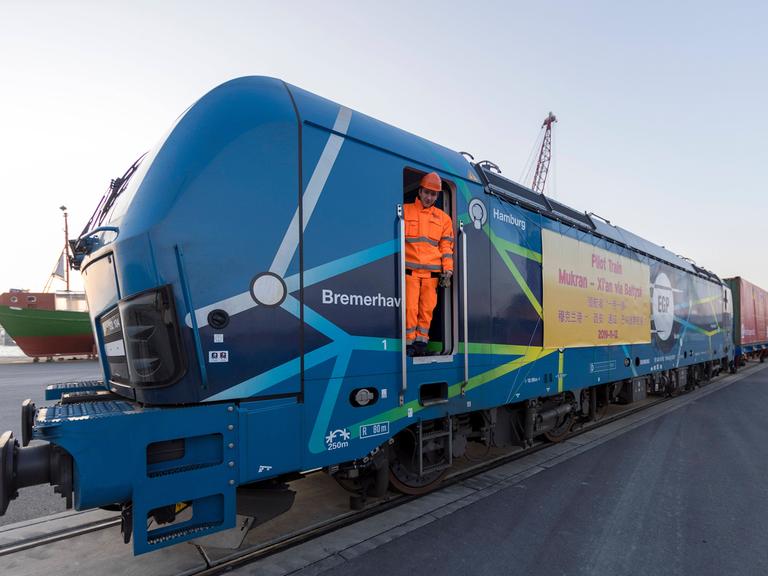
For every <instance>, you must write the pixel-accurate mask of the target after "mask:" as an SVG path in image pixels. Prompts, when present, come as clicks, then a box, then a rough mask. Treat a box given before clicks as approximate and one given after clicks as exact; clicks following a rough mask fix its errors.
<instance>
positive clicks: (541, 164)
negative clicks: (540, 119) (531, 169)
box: [531, 112, 557, 194]
mask: <svg viewBox="0 0 768 576" xmlns="http://www.w3.org/2000/svg"><path fill="white" fill-rule="evenodd" d="M555 122H557V118H556V117H555V115H554V114H552V112H550V113H549V115H548V116H547V117H546V118H545V119H544V123H543V124H542V125H541V127H542V128H544V139H543V140H542V141H541V149H540V150H539V160H538V162H537V163H536V173H535V174H534V175H533V184H531V190H533V191H534V192H538V193H539V194H543V193H544V185H545V184H546V183H547V173H548V172H549V161H550V160H551V159H552V124H554V123H555Z"/></svg>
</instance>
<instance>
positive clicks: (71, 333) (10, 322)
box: [0, 206, 96, 360]
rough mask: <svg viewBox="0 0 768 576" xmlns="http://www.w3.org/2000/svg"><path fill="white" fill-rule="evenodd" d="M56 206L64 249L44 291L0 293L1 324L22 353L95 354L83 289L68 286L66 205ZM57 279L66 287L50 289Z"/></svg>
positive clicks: (36, 355)
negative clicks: (59, 289)
mask: <svg viewBox="0 0 768 576" xmlns="http://www.w3.org/2000/svg"><path fill="white" fill-rule="evenodd" d="M59 209H60V210H61V211H62V212H63V216H64V249H63V250H62V251H61V253H60V254H59V257H58V258H57V260H56V265H55V267H54V269H53V272H51V274H50V276H49V278H48V282H47V283H46V285H45V288H43V291H42V292H30V291H29V290H11V291H10V292H5V293H3V294H0V326H2V327H3V328H4V329H5V332H6V333H7V334H8V336H10V337H11V338H13V340H15V341H16V344H17V345H18V347H19V348H21V351H22V352H24V354H26V355H27V356H29V357H31V358H35V359H36V360H37V359H38V358H53V357H54V356H75V355H78V356H79V355H87V356H94V355H95V354H96V346H95V342H94V339H93V330H92V328H91V319H90V317H89V316H88V301H87V300H86V298H85V292H82V291H74V290H70V283H69V280H70V278H69V250H70V248H69V240H68V236H69V226H68V223H67V207H66V206H61V207H60V208H59ZM57 280H61V281H63V282H65V283H66V290H62V291H53V290H51V288H52V287H53V282H55V281H57Z"/></svg>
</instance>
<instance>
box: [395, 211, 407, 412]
mask: <svg viewBox="0 0 768 576" xmlns="http://www.w3.org/2000/svg"><path fill="white" fill-rule="evenodd" d="M397 219H398V226H399V230H400V234H399V235H400V258H399V260H400V265H399V266H398V271H399V272H400V342H401V346H400V367H401V369H402V372H403V382H402V386H401V387H400V406H402V405H403V403H404V402H405V393H406V391H407V390H408V355H407V350H406V325H405V214H404V212H403V205H402V204H398V205H397Z"/></svg>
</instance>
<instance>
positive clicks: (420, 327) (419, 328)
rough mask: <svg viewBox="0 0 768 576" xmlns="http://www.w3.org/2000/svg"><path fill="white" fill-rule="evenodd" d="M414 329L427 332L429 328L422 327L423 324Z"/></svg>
mask: <svg viewBox="0 0 768 576" xmlns="http://www.w3.org/2000/svg"><path fill="white" fill-rule="evenodd" d="M414 330H421V331H422V332H428V331H429V328H424V326H416V328H414Z"/></svg>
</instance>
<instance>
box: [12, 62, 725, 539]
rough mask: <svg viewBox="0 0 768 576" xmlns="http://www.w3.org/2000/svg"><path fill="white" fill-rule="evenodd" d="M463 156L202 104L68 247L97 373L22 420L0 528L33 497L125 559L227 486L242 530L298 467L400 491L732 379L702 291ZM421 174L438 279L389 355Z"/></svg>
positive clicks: (270, 507)
mask: <svg viewBox="0 0 768 576" xmlns="http://www.w3.org/2000/svg"><path fill="white" fill-rule="evenodd" d="M467 156H468V155H464V154H461V153H457V152H454V151H452V150H448V149H446V148H444V147H442V146H439V145H437V144H434V143H432V142H429V141H427V140H424V139H422V138H419V137H417V136H414V135H412V134H409V133H407V132H404V131H402V130H399V129H397V128H394V127H392V126H389V125H387V124H384V123H382V122H379V121H377V120H374V119H373V118H370V117H368V116H365V115H363V114H360V113H358V112H354V111H352V110H350V109H349V108H346V107H344V106H340V105H338V104H336V103H334V102H331V101H329V100H326V99H323V98H320V97H318V96H316V95H313V94H311V93H308V92H306V91H304V90H301V89H299V88H297V87H295V86H291V85H288V84H286V83H284V82H282V81H280V80H276V79H272V78H262V77H246V78H240V79H236V80H232V81H230V82H227V83H225V84H223V85H221V86H219V87H217V88H215V89H214V90H212V91H211V92H209V93H208V94H207V95H205V96H204V97H203V98H202V99H200V100H199V101H198V102H197V103H195V104H194V105H193V106H192V107H190V108H189V109H188V110H187V111H186V112H185V113H184V114H183V115H182V116H181V117H180V118H179V119H178V120H177V122H176V123H175V125H174V126H173V127H172V128H171V130H170V131H169V132H168V133H167V135H166V136H165V137H164V138H163V139H162V141H161V142H160V143H159V144H158V146H157V147H156V148H155V149H153V150H152V151H151V152H149V153H148V154H147V155H146V156H145V157H144V158H143V159H141V161H140V162H137V163H136V164H135V165H134V166H132V167H131V169H130V170H129V171H128V172H127V173H126V174H125V175H124V177H122V178H119V179H116V180H115V181H113V182H112V185H111V187H110V189H109V191H108V193H107V195H106V196H105V197H104V199H103V200H102V202H101V204H100V205H99V206H98V208H97V210H96V212H95V214H94V216H93V218H92V219H91V222H90V223H89V225H88V226H87V228H86V230H85V231H84V233H83V235H82V236H81V237H80V238H79V239H78V240H77V241H74V242H73V250H74V257H73V265H74V266H76V267H77V268H79V269H80V270H81V273H82V277H83V280H84V283H85V286H86V292H87V296H88V304H89V307H90V313H91V318H92V322H93V327H94V331H95V334H96V337H97V342H98V346H99V352H100V358H101V362H102V368H103V373H104V381H103V384H102V383H73V384H71V385H64V386H59V387H54V388H52V389H50V390H49V391H48V396H47V399H48V400H50V401H51V404H50V405H49V406H46V407H35V406H34V405H33V404H31V403H29V402H27V403H25V405H24V406H23V409H22V421H23V427H22V428H23V432H22V436H23V437H22V438H21V439H16V438H14V437H13V435H12V434H11V433H10V432H6V433H5V434H3V435H2V437H0V448H1V449H2V453H1V454H0V512H4V511H5V509H6V507H7V506H8V503H9V501H10V500H11V499H13V498H14V497H15V495H16V494H17V490H18V489H19V488H22V487H24V486H29V485H33V484H40V483H48V482H49V483H51V484H53V485H55V487H56V488H55V489H56V491H57V492H60V493H61V494H62V495H63V496H65V497H66V498H67V500H68V503H71V502H72V500H73V501H74V506H75V508H77V509H87V508H92V507H114V508H115V509H119V510H121V511H122V515H123V521H124V522H123V531H124V535H125V537H126V541H128V538H130V537H131V535H132V536H133V540H134V551H135V553H137V554H139V553H144V552H147V551H151V550H155V549H158V548H160V547H163V546H167V545H170V544H174V543H178V542H182V541H185V540H189V539H191V538H194V537H197V536H201V535H204V534H207V533H211V532H215V531H218V530H222V529H225V528H229V527H232V526H234V523H235V514H236V510H237V507H238V495H239V494H240V495H242V494H243V493H244V492H245V491H247V492H248V494H249V495H250V496H251V497H252V498H251V501H252V502H253V501H256V502H259V503H261V504H260V507H257V510H256V511H255V512H254V514H255V515H256V516H257V518H258V519H259V521H263V520H265V519H268V518H269V517H270V516H274V515H275V514H278V513H280V512H282V511H284V510H285V509H287V508H288V507H290V505H291V504H292V495H293V492H292V491H291V490H290V488H289V487H288V486H287V482H288V481H290V480H293V479H296V478H299V477H301V476H302V475H303V474H305V473H308V472H309V471H315V470H318V469H323V470H324V471H325V472H327V473H329V474H332V475H334V476H335V477H336V478H337V479H338V480H339V482H340V483H341V484H342V485H344V486H345V487H347V488H348V489H350V490H351V491H352V492H353V493H355V494H357V496H358V497H361V498H362V497H365V495H367V494H368V495H371V494H373V495H376V494H379V495H380V494H382V493H383V492H384V491H385V490H386V489H387V487H388V486H389V485H392V486H394V487H395V488H397V489H398V490H400V491H403V492H407V493H420V492H423V491H426V490H429V489H431V488H432V487H434V486H435V485H436V484H437V483H438V482H439V481H440V479H441V478H442V476H443V475H444V474H445V472H446V470H447V469H448V468H449V467H450V466H451V463H452V460H453V458H456V457H461V456H462V455H463V454H464V451H465V449H466V446H467V444H468V443H469V442H476V443H482V444H486V445H496V446H505V445H512V444H522V445H524V444H526V443H529V442H530V441H531V440H532V439H533V438H534V437H536V436H539V435H546V436H547V437H548V438H549V439H551V440H553V441H557V440H559V439H561V438H563V437H564V436H565V435H566V434H567V433H568V431H569V430H570V428H571V426H572V425H573V423H574V422H576V421H578V420H587V419H593V418H596V417H597V415H598V414H599V412H600V410H601V409H602V408H603V407H605V406H607V405H608V404H609V403H611V402H617V401H624V402H630V401H633V400H636V399H638V398H639V397H642V396H643V395H644V394H645V393H647V392H662V393H674V392H675V391H676V390H679V389H683V388H685V387H690V386H692V385H695V384H696V383H697V382H698V381H700V380H702V379H705V378H708V377H709V376H711V375H712V374H713V373H715V372H717V371H719V370H721V369H723V368H727V367H728V366H729V365H731V364H732V363H733V343H732V328H731V316H732V310H731V303H730V291H729V290H728V288H727V287H726V286H725V285H724V284H723V283H722V282H721V281H720V279H719V278H718V277H717V276H715V275H714V274H712V273H710V272H708V271H706V270H704V269H702V268H699V267H697V266H695V265H693V264H692V263H691V262H689V261H688V260H686V259H683V258H681V257H678V256H676V255H674V254H672V253H671V252H669V251H667V250H665V249H664V248H661V247H659V246H657V245H654V244H652V243H650V242H647V241H645V240H643V239H641V238H639V237H637V236H635V235H634V234H632V233H630V232H628V231H627V230H624V229H622V228H619V227H617V226H614V225H611V224H610V223H609V222H607V221H603V220H601V219H599V218H597V217H596V216H594V215H590V214H585V213H582V212H578V211H576V210H573V209H571V208H569V207H567V206H565V205H563V204H561V203H559V202H556V201H554V200H553V199H551V198H547V197H545V196H543V195H540V194H536V193H534V192H532V191H531V190H529V189H527V188H525V187H522V186H520V185H518V184H515V183H514V182H512V181H510V180H508V179H506V178H505V177H503V176H502V175H501V174H500V171H499V170H498V169H497V168H496V167H495V165H493V164H492V163H490V162H473V161H471V160H470V159H468V157H467ZM433 171H434V172H437V173H438V174H439V175H440V177H441V179H442V183H443V189H442V194H441V197H440V199H439V201H438V202H439V205H440V207H441V208H442V210H444V211H445V212H446V213H447V214H449V215H450V216H451V217H452V219H453V223H454V228H455V237H456V250H455V265H456V274H455V275H454V281H453V283H452V285H451V286H449V287H445V288H441V289H440V292H439V298H438V304H437V308H436V310H435V315H434V320H433V322H432V326H431V328H430V344H429V351H430V353H429V355H425V356H420V357H410V356H407V355H406V350H405V347H404V346H403V343H404V341H405V333H404V330H405V327H404V302H403V295H404V288H403V286H404V273H405V268H404V261H403V254H404V249H403V246H404V227H405V225H406V223H405V222H404V221H403V216H402V214H403V210H402V207H403V206H404V204H405V203H408V202H412V201H413V199H414V197H415V195H416V190H417V188H418V186H419V181H420V179H421V178H422V176H423V175H424V174H426V173H429V172H433ZM31 439H37V440H43V441H45V443H35V444H34V445H31V446H28V443H29V441H30V440H31ZM19 440H21V442H20V441H19ZM22 445H23V446H22ZM254 498H255V500H254ZM185 507H186V508H187V512H189V510H190V509H191V514H189V513H188V514H187V516H186V517H184V519H182V520H180V519H179V518H178V517H177V512H178V511H179V510H180V509H181V508H185ZM148 519H153V520H154V522H153V523H151V527H150V528H148V527H147V526H148V523H147V520H148Z"/></svg>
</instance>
